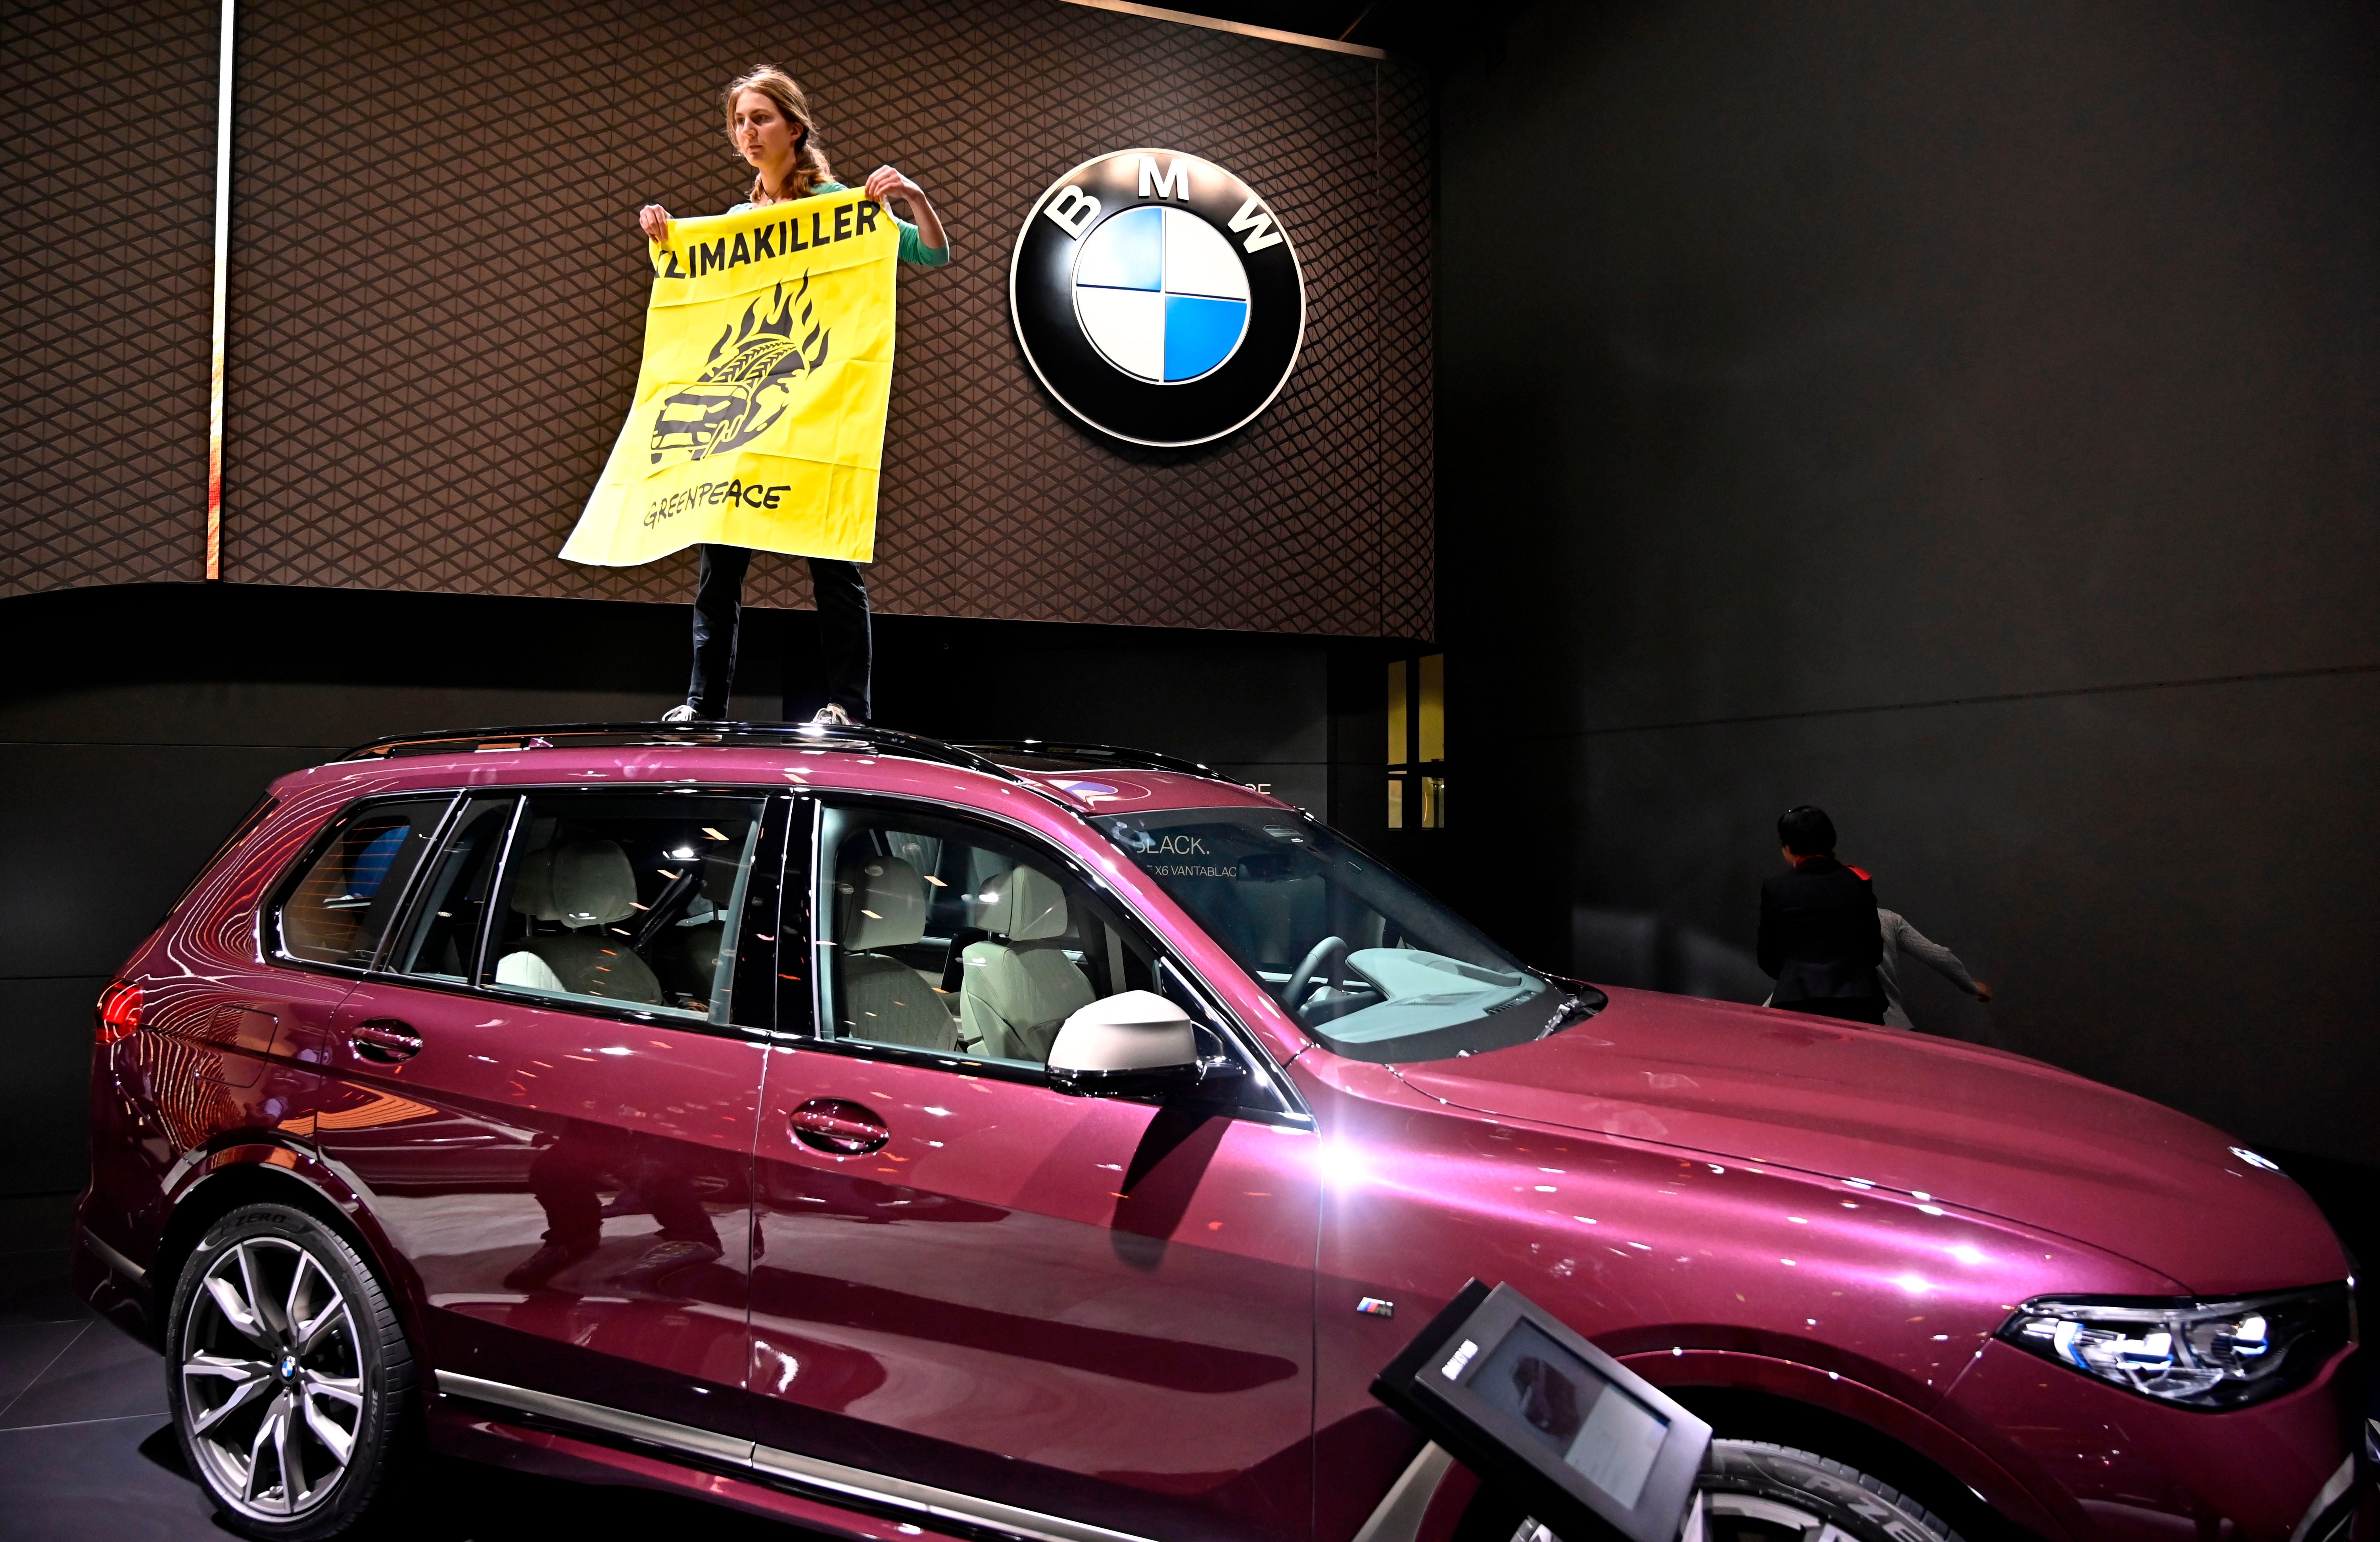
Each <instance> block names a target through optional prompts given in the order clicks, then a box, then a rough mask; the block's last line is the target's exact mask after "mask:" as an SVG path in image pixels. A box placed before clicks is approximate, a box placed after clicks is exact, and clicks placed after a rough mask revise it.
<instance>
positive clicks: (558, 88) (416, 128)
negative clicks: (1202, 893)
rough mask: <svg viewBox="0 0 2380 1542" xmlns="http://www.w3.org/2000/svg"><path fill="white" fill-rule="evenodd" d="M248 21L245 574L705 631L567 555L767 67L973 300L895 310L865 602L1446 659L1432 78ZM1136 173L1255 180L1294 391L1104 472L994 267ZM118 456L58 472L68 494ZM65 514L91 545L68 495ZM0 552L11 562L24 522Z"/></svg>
mask: <svg viewBox="0 0 2380 1542" xmlns="http://www.w3.org/2000/svg"><path fill="white" fill-rule="evenodd" d="M52 10H53V12H55V13H56V14H60V15H66V14H73V15H80V14H82V13H79V12H68V11H67V10H65V9H64V8H61V7H53V8H52ZM43 14H44V15H49V14H52V13H51V12H45V13H43ZM239 14H240V43H239V66H238V69H239V75H238V93H237V100H238V110H237V119H236V134H235V141H234V142H235V154H236V165H235V175H234V187H235V190H236V202H235V206H234V225H233V235H234V241H233V267H232V311H231V316H232V321H231V334H230V343H229V350H228V351H229V378H230V387H229V391H230V395H229V404H228V415H227V422H226V430H225V441H226V446H225V519H224V526H225V548H224V576H225V577H226V578H229V579H234V580H239V581H248V582H262V583H291V584H309V585H324V586H334V587H359V588H373V589H425V590H443V591H451V592H467V593H497V594H536V595H565V596H588V597H603V598H614V599H633V600H651V601H683V600H684V599H686V597H687V596H688V595H689V593H690V590H691V588H692V567H693V562H692V558H691V554H690V553H688V554H681V555H680V556H678V557H676V558H672V559H670V560H667V561H664V562H662V563H658V564H654V565H650V566H649V567H644V568H636V569H605V568H589V567H582V566H578V565H573V564H565V563H563V562H562V561H560V560H559V559H558V558H557V557H556V556H555V555H554V554H553V553H554V552H555V551H556V550H557V549H558V548H559V547H560V545H561V543H562V540H563V538H564V536H565V534H566V533H567V532H568V530H569V528H570V526H571V524H572V522H573V521H574V520H575V518H576V517H577V510H578V507H579V504H580V503H581V502H582V500H583V499H584V498H585V496H586V493H587V490H588V489H589V486H591V485H592V483H593V481H594V479H595V476H596V474H597V472H598V471H599V470H600V469H601V466H602V463H603V459H604V456H605V455H606V454H607V453H608V451H609V448H610V444H611V440H612V436H613V432H614V431H616V429H617V427H618V424H619V421H620V419H621V418H622V416H623V415H624V413H625V408H626V406H627V400H628V395H629V391H630V389H631V387H632V385H633V383H634V380H635V376H636V368H637V350H638V347H639V344H640V339H641V331H642V322H643V301H644V295H645V290H646V287H647V270H646V268H645V264H644V254H643V246H642V243H641V241H640V240H639V239H638V238H637V237H636V235H635V234H634V231H633V229H632V227H631V217H632V213H633V211H634V209H635V208H636V206H637V204H638V203H640V202H643V201H645V200H649V199H650V200H660V201H662V202H664V203H666V204H668V205H669V206H670V207H671V208H672V209H673V210H675V211H678V212H686V213H698V212H716V211H717V210H720V209H722V208H724V207H725V206H726V205H727V204H728V203H730V202H732V201H734V200H735V199H736V198H738V197H740V196H741V189H742V188H743V187H744V186H745V185H746V183H747V180H748V174H745V173H743V172H742V168H741V164H740V163H739V162H737V161H735V159H734V158H733V157H732V155H731V153H730V152H729V150H728V148H727V146H726V144H725V142H724V140H723V139H722V136H721V135H720V133H719V131H718V128H717V126H716V119H715V113H714V109H713V106H712V93H713V92H714V91H715V90H716V88H717V85H718V83H719V82H720V81H722V80H723V79H726V78H727V77H728V76H729V75H731V74H732V73H734V72H735V70H737V69H738V68H741V67H744V66H746V65H747V64H749V63H751V62H753V61H755V60H757V59H762V58H773V59H777V60H780V61H782V62H784V63H785V64H787V65H788V66H790V67H792V68H794V70H795V73H796V74H797V75H798V76H799V77H800V78H802V79H803V80H804V81H805V83H806V84H807V86H808V87H809V89H810V91H811V93H812V97H813V100H814V101H815V102H816V103H818V104H819V106H820V112H821V118H822V129H823V138H824V140H825V142H826V144H827V146H828V148H829V150H830V152H832V154H833V155H834V157H835V161H836V165H837V168H838V170H840V171H842V172H843V173H844V175H845V176H850V177H852V178H853V179H854V180H856V178H857V177H858V176H861V175H864V173H865V172H866V171H867V170H868V169H869V168H870V167H872V166H874V165H875V164H878V163H879V162H880V161H885V160H891V161H893V162H894V163H896V164H900V165H901V166H902V167H904V169H905V170H907V171H909V172H910V173H911V174H912V175H913V176H917V178H918V179H919V180H920V181H921V182H923V183H924V184H925V185H926V187H927V188H929V190H930V191H931V192H932V193H933V195H934V198H935V201H936V204H937V206H938V207H939V208H940V209H941V212H942V214H943V218H944V220H945V222H946V223H947V224H948V225H950V227H951V229H952V232H953V242H954V248H955V252H956V261H954V262H953V265H952V266H951V267H950V268H947V269H944V270H941V271H939V272H923V273H920V272H916V271H912V272H909V273H905V277H904V280H903V292H902V302H901V303H902V346H901V362H900V365H899V367H898V369H897V370H896V373H895V377H894V383H893V395H892V426H891V430H890V432H889V434H888V440H887V443H886V446H885V464H886V472H885V477H884V482H883V493H882V512H881V516H880V534H879V540H878V552H879V561H878V562H877V564H876V565H875V567H874V568H873V570H872V571H871V573H870V587H871V590H872V592H873V593H874V595H875V597H876V600H877V602H878V605H879V608H880V609H882V610H885V611H890V612H897V613H917V614H931V615H984V616H1000V617H1008V618H1019V619H1034V620H1068V621H1084V622H1104V623H1118V624H1125V625H1175V626H1201V627H1220V628H1233V629H1256V630H1269V631H1291V632H1307V633H1326V634H1339V635H1358V636H1361V635H1384V634H1385V635H1396V636H1406V637H1426V636H1427V635H1428V634H1429V633H1430V631H1431V630H1432V628H1433V626H1434V624H1435V623H1434V613H1433V606H1432V596H1431V584H1432V577H1431V571H1430V559H1431V550H1432V545H1433V537H1432V523H1431V518H1432V516H1431V494H1430V475H1431V472H1430V453H1431V444H1430V435H1431V419H1430V397H1429V385H1430V373H1431V365H1430V304H1431V297H1430V289H1429V254H1430V246H1431V242H1430V231H1429V222H1430V216H1431V200H1430V191H1429V176H1430V135H1431V124H1430V114H1431V103H1430V98H1429V94H1428V91H1427V87H1426V85H1425V83H1424V82H1423V81H1422V79H1420V77H1419V75H1418V72H1416V71H1414V70H1411V69H1409V68H1407V67H1403V66H1400V65H1397V64H1395V63H1393V62H1391V63H1388V64H1379V63H1376V62H1374V61H1372V60H1369V59H1364V58H1359V57H1351V56H1348V55H1339V54H1333V53H1327V52H1321V51H1318V50H1312V49H1306V48H1301V47H1296V46H1291V45H1284V44H1281V43H1276V42H1264V41H1260V40H1257V39H1251V38H1245V37H1241V36H1237V35H1234V34H1231V33H1225V32H1219V31H1213V30H1206V29H1200V28H1191V27H1184V26H1180V25H1176V24H1172V23H1165V22H1157V21H1150V20H1146V19H1142V18H1133V17H1128V16H1122V15H1117V14H1113V13H1109V12H1104V11H1099V10H1092V9H1087V8H1084V7H1080V6H1070V5H1064V4H1061V3H1058V0H987V3H982V4H970V5H965V6H960V5H942V6H929V5H920V4H915V3H910V4H901V3H892V4H870V3H859V0H841V3H830V4H819V5H810V6H802V7H798V8H795V7H779V8H777V9H775V10H773V11H771V10H764V9H761V8H759V7H756V6H750V5H748V4H746V5H726V4H711V5H703V4H681V5H674V6H667V7H663V6H651V5H641V4H627V3H608V4H606V3H596V4H568V5H563V4H548V3H541V0H511V3H507V4H464V3H459V0H458V3H452V4H437V3H428V0H372V3H362V0H352V3H340V0H249V3H247V4H244V5H242V6H241V7H240V13H239ZM212 16H213V13H212V7H210V8H209V9H208V11H207V12H206V13H205V14H204V15H203V16H201V17H200V18H198V21H197V24H196V25H197V27H198V30H199V31H200V32H202V33H203V32H205V31H207V30H209V29H210V28H211V27H212ZM184 30H188V29H187V28H185V29H184ZM116 43H117V45H118V46H120V44H121V40H120V38H119V39H117V40H116ZM13 56H14V55H12V57H13ZM176 57H177V58H181V59H182V60H183V65H184V72H185V73H186V74H191V75H192V78H193V79H196V80H197V81H198V83H199V85H200V88H202V89H201V90H200V92H199V95H200V98H202V99H203V101H202V103H201V104H202V106H203V107H204V108H205V110H204V111H201V112H200V113H199V114H198V115H197V116H196V118H195V119H194V120H193V121H194V122H196V123H197V124H198V125H199V128H200V140H203V138H204V132H203V131H204V129H205V127H207V124H208V121H209V120H210V118H211V113H212V101H211V95H210V94H209V93H211V91H212V38H211V37H202V38H199V39H196V40H195V41H194V42H186V43H185V45H184V46H183V49H182V52H181V53H179V54H177V55H176ZM1135 144H1159V145H1165V146H1170V147H1173V148H1178V149H1181V150H1184V151H1188V152H1193V153H1196V154H1199V155H1202V156H1205V157H1207V158H1208V159H1210V160H1213V161H1216V162H1218V163H1220V164H1224V165H1226V166H1229V167H1231V168H1232V169H1233V170H1234V171H1236V172H1238V173H1240V174H1241V175H1242V176H1245V177H1246V178H1247V179H1248V180H1249V181H1250V182H1251V183H1253V184H1254V185H1255V186H1256V187H1257V188H1259V189H1260V190H1262V192H1263V193H1264V194H1265V196H1266V198H1267V200H1268V201H1269V203H1270V204H1271V205H1272V207H1273V208H1274V210H1275V211H1276V212H1278V213H1279V214H1280V215H1281V218H1282V220H1283V222H1284V224H1285V225H1286V226H1287V228H1288V230H1289V232H1290V235H1291V238H1292V239H1293V241H1294V242H1295V243H1296V246H1297V250H1298V255H1299V258H1300V261H1301V262H1302V264H1303V267H1304V270H1305V282H1306V297H1307V323H1306V343H1305V353H1304V355H1303V357H1302V358H1300V360H1299V363H1298V366H1297V369H1296V370H1295V372H1294V373H1293V376H1292V377H1291V380H1290V382H1289V385H1288V387H1287V388H1286V389H1285V390H1284V391H1283V392H1282V393H1281V396H1280V397H1279V398H1278V399H1276V401H1275V402H1274V403H1273V405H1272V406H1271V407H1269V409H1267V411H1266V412H1265V413H1264V414H1263V415H1261V416H1260V417H1259V418H1258V419H1257V421H1256V422H1255V423H1254V424H1252V425H1251V426H1250V427H1249V428H1247V429H1245V430H1244V431H1241V432H1240V433H1238V434H1235V435H1233V436H1232V437H1231V438H1229V439H1227V440H1225V441H1223V442H1222V443H1220V444H1218V445H1211V446H1205V447H1201V448H1200V449H1198V450H1195V451H1182V452H1157V451H1146V450H1133V449H1128V448H1124V447H1120V446H1117V445H1115V444H1113V443H1110V442H1108V441H1106V440H1104V439H1101V438H1099V437H1098V436H1097V435H1095V434H1093V433H1091V432H1089V431H1087V430H1085V429H1083V428H1081V427H1080V426H1079V425H1077V424H1075V422H1074V421H1073V420H1072V419H1069V418H1067V417H1066V415H1065V414H1064V413H1063V412H1062V409H1060V408H1059V407H1057V406H1056V405H1055V404H1054V403H1053V402H1051V401H1050V399H1049V398H1048V397H1047V395H1045V394H1044V393H1043V392H1042V391H1041V389H1040V387H1039V386H1038V383H1037V382H1035V381H1034V380H1033V377H1032V375H1031V373H1030V372H1029V370H1027V369H1026V366H1025V364H1024V361H1023V359H1022V358H1021V357H1020V355H1019V354H1018V351H1017V348H1016V345H1015V341H1014V335H1013V334H1012V332H1011V329H1010V326H1009V322H1008V309H1007V273H1008V266H1007V264H1008V250H1009V245H1010V241H1011V238H1012V237H1013V235H1014V231H1015V230H1016V228H1017V226H1018V225H1019V224H1020V223H1021V221H1022V219H1023V217H1024V214H1025V212H1026V210H1027V209H1028V208H1029V207H1030V206H1031V203H1032V200H1034V199H1035V198H1036V197H1038V195H1039V193H1040V192H1041V190H1042V188H1044V187H1046V186H1047V185H1048V184H1049V182H1050V180H1052V179H1053V178H1054V177H1056V176H1058V175H1059V174H1060V173H1062V172H1063V171H1064V170H1066V169H1067V168H1068V167H1070V166H1072V165H1074V164H1076V163H1077V162H1079V161H1082V160H1086V159H1087V158H1089V157H1091V156H1093V155H1095V154H1098V153H1099V152H1103V151H1108V150H1113V149H1120V148H1123V147H1125V146H1128V145H1135ZM205 148H207V147H205V146H204V145H203V144H200V149H201V150H202V151H203V150H204V149H205ZM208 180H209V179H207V178H203V177H202V178H200V181H201V183H204V182H206V181H208ZM201 203H203V200H201ZM200 217H201V223H202V222H203V208H201V213H200ZM204 235H205V232H204V230H203V229H202V228H201V229H200V239H201V241H203V238H204ZM206 281H207V271H206V268H205V265H204V262H203V261H200V263H199V265H198V266H197V267H196V269H195V270H194V271H193V273H192V274H191V282H193V283H195V284H196V285H198V288H197V290H196V291H195V294H196V310H195V312H194V314H195V317H196V324H197V329H198V330H197V334H196V335H197V338H198V346H199V348H200V352H201V357H200V358H199V360H198V369H199V370H200V374H199V376H198V378H197V380H196V382H195V386H194V387H193V388H191V389H189V390H182V388H180V387H176V390H182V394H181V395H176V396H175V398H174V399H175V402H176V407H177V408H179V407H181V405H182V404H183V403H184V402H186V401H187V403H188V407H189V408H190V409H194V410H195V414H196V416H195V419H191V418H190V417H189V411H188V410H185V411H184V412H183V418H184V419H187V420H186V421H184V422H182V423H181V424H180V426H179V428H178V430H176V431H164V432H160V433H157V434H154V435H152V439H153V440H154V441H155V442H156V443H159V444H161V445H162V446H163V449H162V453H163V454H164V455H167V456H168V457H171V456H173V455H181V456H182V457H183V461H182V462H178V463H177V464H186V465H190V466H194V467H195V474H196V476H197V478H198V482H197V484H196V486H197V493H196V497H197V502H196V503H190V502H188V500H187V499H186V500H184V501H182V502H179V503H174V504H171V508H172V514H173V516H172V518H171V519H168V520H165V521H164V524H165V525H166V526H167V527H168V528H170V530H171V531H172V536H171V538H170V540H171V542H178V544H174V545H171V549H172V550H173V551H175V552H181V551H182V549H183V548H185V547H187V548H188V557H187V559H185V558H177V559H176V560H177V561H180V562H181V563H182V566H181V567H177V568H176V569H175V570H174V572H173V573H172V575H171V576H176V577H188V576H191V575H190V574H189V573H188V572H187V571H185V569H187V568H188V565H189V562H191V561H195V553H196V552H197V551H198V546H197V540H198V532H199V529H200V519H201V518H202V516H203V498H204V458H205V442H204V431H205V426H204V415H205V394H204V380H203V369H204V359H203V357H202V355H203V349H204V346H205V327H206V320H207V318H206V314H205V303H206V302H205V284H206ZM117 351H118V352H119V353H121V352H123V351H124V350H123V349H122V348H119V349H118V350H117ZM116 367H118V368H122V366H121V365H120V364H119V365H118V366H116ZM135 372H136V373H137V372H138V371H137V370H136V371H135ZM192 424H195V426H194V427H193V426H191V425H192ZM185 434H187V435H189V436H192V437H190V438H189V439H188V448H184V447H183V436H184V435H185ZM78 443H79V442H78ZM99 453H100V452H99V451H97V450H95V449H93V448H90V447H83V448H79V449H72V450H70V451H69V452H68V453H67V459H68V460H70V461H73V460H74V458H75V456H77V455H80V456H81V457H83V458H82V459H81V460H80V461H79V462H76V464H78V465H79V466H81V467H86V468H87V467H88V466H90V465H91V464H94V463H95V462H93V461H92V460H91V456H92V455H96V454H99ZM78 474H83V472H80V471H79V472H78ZM162 504H163V501H161V505H162ZM43 508H44V509H47V510H52V512H51V513H49V514H47V515H45V517H51V518H54V519H55V520H57V521H60V522H63V523H65V524H67V525H75V524H76V523H77V522H78V521H79V520H80V519H81V517H82V515H81V511H80V510H79V509H77V508H74V507H72V506H69V505H68V504H66V502H65V501H64V500H63V499H58V498H55V497H53V498H52V499H51V500H50V502H49V503H48V504H43ZM11 523H12V527H15V528H13V529H12V538H13V539H17V540H20V541H23V540H27V539H28V537H27V536H26V534H25V533H24V532H25V531H27V530H30V529H32V528H33V522H32V521H28V520H24V519H15V520H12V522H11ZM31 539H35V540H47V539H52V538H48V537H43V536H39V535H37V536H35V537H33V538H31ZM111 539H113V538H111ZM158 544H161V545H164V544H170V543H169V542H160V543H158ZM114 551H115V547H112V546H111V547H105V548H103V555H104V554H106V553H108V552H114ZM29 557H30V574H29V576H28V578H27V580H26V582H25V583H24V584H23V585H22V586H21V587H32V588H42V587H52V586H54V585H55V584H57V583H63V582H76V581H91V578H93V577H96V578H97V579H98V581H107V580H110V579H120V578H122V577H158V576H166V575H164V574H162V573H158V572H153V571H149V570H147V569H140V570H138V571H136V570H135V568H136V567H137V562H134V561H133V560H132V559H124V560H122V561H119V562H117V563H116V565H115V566H108V565H107V564H106V563H101V564H99V565H97V566H93V565H91V563H89V562H86V564H85V567H84V569H69V568H68V567H67V565H65V564H63V563H60V562H57V561H54V560H50V559H45V558H42V555H41V553H40V552H31V553H29ZM110 560H115V559H112V558H111V559H110ZM139 560H140V561H149V562H152V563H153V562H154V560H155V559H154V554H153V552H151V551H149V550H147V549H146V548H144V551H143V553H142V554H141V555H140V558H139ZM128 563H129V564H131V565H127V564H128ZM78 575H80V576H78ZM751 589H752V591H753V592H752V599H753V600H754V601H756V602H759V603H765V604H778V605H787V604H805V603H807V579H806V577H804V573H803V566H802V564H800V563H799V562H798V561H795V560H793V559H787V558H781V557H774V556H770V555H766V554H764V555H763V556H762V557H761V558H760V559H759V561H758V562H757V563H756V564H755V567H754V577H753V579H752V582H751Z"/></svg>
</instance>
